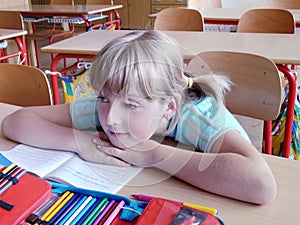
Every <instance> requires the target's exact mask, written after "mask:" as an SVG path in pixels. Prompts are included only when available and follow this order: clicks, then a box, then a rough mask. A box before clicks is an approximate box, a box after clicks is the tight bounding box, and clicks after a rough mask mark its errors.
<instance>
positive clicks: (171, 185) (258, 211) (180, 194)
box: [0, 103, 300, 225]
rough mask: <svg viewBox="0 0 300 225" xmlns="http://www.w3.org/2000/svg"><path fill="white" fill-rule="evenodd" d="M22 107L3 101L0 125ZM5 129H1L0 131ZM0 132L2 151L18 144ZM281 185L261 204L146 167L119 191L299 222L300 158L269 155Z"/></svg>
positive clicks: (268, 221)
mask: <svg viewBox="0 0 300 225" xmlns="http://www.w3.org/2000/svg"><path fill="white" fill-rule="evenodd" d="M18 108H20V107H16V106H12V105H8V104H3V103H0V124H1V122H2V119H3V118H4V117H5V116H6V115H8V114H9V113H12V112H13V111H15V110H17V109H18ZM0 132H1V131H0ZM15 145H16V143H14V142H12V141H9V140H7V139H5V138H3V136H2V135H1V133H0V151H1V150H8V149H10V148H12V147H14V146H15ZM264 158H265V159H266V161H267V162H268V164H269V166H270V167H271V170H272V171H273V173H274V176H275V178H276V181H277V185H278V195H277V198H276V199H275V201H274V202H273V203H271V204H269V205H264V206H259V205H254V204H250V203H245V202H241V201H237V200H233V199H229V198H225V197H222V196H218V195H214V194H211V193H208V192H205V191H202V190H199V189H197V188H194V187H192V186H190V185H188V184H186V183H184V182H182V181H180V180H178V179H176V178H173V177H172V178H169V177H168V175H166V174H164V173H161V172H159V171H157V170H154V169H145V170H144V171H143V172H142V173H141V174H140V175H138V176H137V177H136V178H134V180H133V181H132V182H130V184H128V185H126V186H125V187H124V188H122V189H121V191H120V192H118V194H120V195H124V196H127V197H130V195H131V194H136V193H142V194H147V195H153V196H159V197H164V198H169V199H173V200H178V201H186V202H191V203H197V204H200V205H207V206H210V207H214V208H217V209H218V210H219V215H220V217H222V218H223V219H224V221H225V222H226V224H228V225H240V224H243V225H253V224H263V225H282V224H287V223H288V224H289V225H297V224H299V220H300V216H299V213H298V212H299V211H300V195H299V190H300V182H299V179H297V178H296V177H298V176H299V171H300V161H295V160H289V159H286V158H280V157H276V156H268V155H265V156H264Z"/></svg>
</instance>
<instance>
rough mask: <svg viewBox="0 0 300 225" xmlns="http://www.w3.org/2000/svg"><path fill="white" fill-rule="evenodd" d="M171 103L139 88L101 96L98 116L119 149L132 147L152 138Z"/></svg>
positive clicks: (111, 140)
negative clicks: (149, 96)
mask: <svg viewBox="0 0 300 225" xmlns="http://www.w3.org/2000/svg"><path fill="white" fill-rule="evenodd" d="M167 105H168V104H167V102H166V101H162V100H161V101H160V100H152V99H149V98H148V97H145V96H143V95H141V93H140V92H139V91H138V90H137V88H135V87H133V88H131V89H130V90H129V92H128V94H127V97H126V98H125V97H124V94H123V93H122V92H120V93H115V94H110V95H104V94H103V93H101V92H100V94H99V97H98V116H99V120H100V123H101V126H102V128H103V129H104V132H105V133H106V135H107V136H108V138H109V140H110V142H111V143H112V144H113V145H115V146H116V147H118V148H121V149H123V148H130V147H133V146H135V145H138V144H140V143H143V142H145V141H146V140H148V139H149V138H150V137H151V136H152V135H153V134H154V133H155V131H156V130H157V129H158V128H159V125H160V124H161V123H160V122H161V121H162V118H163V116H164V113H165V111H166V109H167Z"/></svg>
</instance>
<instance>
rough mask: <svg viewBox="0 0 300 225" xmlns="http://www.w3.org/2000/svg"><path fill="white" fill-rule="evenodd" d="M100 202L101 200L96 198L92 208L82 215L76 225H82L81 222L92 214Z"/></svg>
mask: <svg viewBox="0 0 300 225" xmlns="http://www.w3.org/2000/svg"><path fill="white" fill-rule="evenodd" d="M101 201H102V199H101V198H98V199H97V200H96V201H95V202H94V204H92V206H91V207H90V208H89V209H88V210H87V211H86V212H85V213H84V215H83V216H82V217H81V218H80V219H79V221H78V222H77V224H82V223H83V221H86V219H87V218H88V216H89V215H90V214H91V213H92V212H93V210H94V209H95V208H96V207H97V206H98V205H99V204H100V202H101Z"/></svg>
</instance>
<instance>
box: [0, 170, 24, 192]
mask: <svg viewBox="0 0 300 225" xmlns="http://www.w3.org/2000/svg"><path fill="white" fill-rule="evenodd" d="M25 173H26V170H25V169H22V168H21V167H19V168H18V170H16V171H14V172H13V173H12V174H11V179H10V180H9V181H8V182H6V183H5V185H3V186H1V189H0V195H1V194H2V193H3V192H4V191H6V189H8V188H9V187H10V186H11V185H13V184H14V182H15V181H18V180H19V179H20V178H21V176H23V175H24V174H25Z"/></svg>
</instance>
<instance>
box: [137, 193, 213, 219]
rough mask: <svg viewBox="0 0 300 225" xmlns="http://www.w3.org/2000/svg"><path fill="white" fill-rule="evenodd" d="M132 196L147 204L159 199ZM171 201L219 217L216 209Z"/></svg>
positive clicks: (146, 196) (138, 195)
mask: <svg viewBox="0 0 300 225" xmlns="http://www.w3.org/2000/svg"><path fill="white" fill-rule="evenodd" d="M131 196H132V197H134V198H135V199H137V200H140V201H145V202H149V201H150V200H151V199H152V198H157V197H153V196H149V195H143V194H133V195H131ZM167 200H168V199H167ZM170 201H173V202H176V203H179V204H182V205H184V206H188V207H191V208H194V209H198V210H202V211H204V212H207V213H210V214H212V215H214V216H216V215H218V210H217V209H215V208H211V207H207V206H202V205H197V204H192V203H189V202H179V201H175V200H170Z"/></svg>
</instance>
